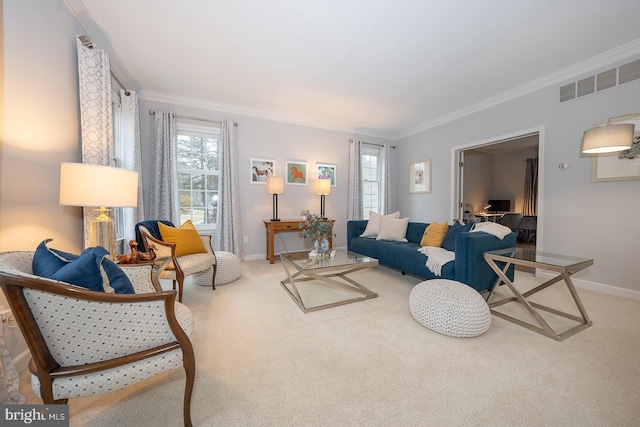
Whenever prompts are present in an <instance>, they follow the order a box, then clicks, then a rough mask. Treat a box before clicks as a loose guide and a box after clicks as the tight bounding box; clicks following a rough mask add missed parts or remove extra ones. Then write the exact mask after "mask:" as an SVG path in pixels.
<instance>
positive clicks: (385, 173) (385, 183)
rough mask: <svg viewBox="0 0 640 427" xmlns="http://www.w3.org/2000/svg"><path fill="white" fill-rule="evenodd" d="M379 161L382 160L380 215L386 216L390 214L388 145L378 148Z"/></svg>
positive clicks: (389, 157)
mask: <svg viewBox="0 0 640 427" xmlns="http://www.w3.org/2000/svg"><path fill="white" fill-rule="evenodd" d="M380 160H382V177H381V181H382V188H381V190H382V194H381V196H382V201H381V203H380V206H381V208H382V212H380V213H381V214H382V215H386V214H389V213H390V212H391V148H390V146H389V144H384V145H383V146H382V147H380Z"/></svg>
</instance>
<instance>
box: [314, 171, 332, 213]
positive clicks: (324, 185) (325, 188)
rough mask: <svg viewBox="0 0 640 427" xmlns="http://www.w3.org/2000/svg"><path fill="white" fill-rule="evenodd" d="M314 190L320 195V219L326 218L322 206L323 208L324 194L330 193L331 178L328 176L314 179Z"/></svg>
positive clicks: (328, 194)
mask: <svg viewBox="0 0 640 427" xmlns="http://www.w3.org/2000/svg"><path fill="white" fill-rule="evenodd" d="M315 190H316V194H318V195H319V196H320V216H321V217H322V219H327V216H326V215H325V211H324V208H325V200H324V196H330V195H331V179H329V178H318V179H316V184H315Z"/></svg>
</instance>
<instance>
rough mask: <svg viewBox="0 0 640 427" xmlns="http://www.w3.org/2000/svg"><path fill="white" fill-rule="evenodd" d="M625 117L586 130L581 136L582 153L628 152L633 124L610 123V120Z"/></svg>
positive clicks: (631, 141)
mask: <svg viewBox="0 0 640 427" xmlns="http://www.w3.org/2000/svg"><path fill="white" fill-rule="evenodd" d="M620 117H626V116H619V117H612V118H610V119H609V120H607V124H606V125H603V126H597V127H594V128H591V129H588V130H586V131H585V132H584V135H583V136H582V152H583V153H585V154H597V153H612V152H615V151H622V150H628V149H629V148H631V144H632V143H633V132H634V129H635V125H634V124H633V123H613V124H612V123H611V120H614V119H617V118H620Z"/></svg>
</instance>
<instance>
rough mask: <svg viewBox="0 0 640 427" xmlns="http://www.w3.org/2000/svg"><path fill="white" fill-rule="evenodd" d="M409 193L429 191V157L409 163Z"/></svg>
mask: <svg viewBox="0 0 640 427" xmlns="http://www.w3.org/2000/svg"><path fill="white" fill-rule="evenodd" d="M409 193H410V194H414V193H431V159H429V160H423V161H421V162H416V163H410V164H409Z"/></svg>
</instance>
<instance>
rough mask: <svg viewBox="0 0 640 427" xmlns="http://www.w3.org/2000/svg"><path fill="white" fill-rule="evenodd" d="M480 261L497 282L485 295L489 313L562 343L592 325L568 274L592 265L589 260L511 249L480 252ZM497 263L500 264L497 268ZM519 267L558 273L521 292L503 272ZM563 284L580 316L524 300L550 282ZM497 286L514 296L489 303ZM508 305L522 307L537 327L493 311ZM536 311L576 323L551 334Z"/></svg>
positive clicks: (549, 327)
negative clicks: (507, 289) (513, 266)
mask: <svg viewBox="0 0 640 427" xmlns="http://www.w3.org/2000/svg"><path fill="white" fill-rule="evenodd" d="M484 259H485V260H486V261H487V263H488V264H489V266H490V267H491V269H493V271H495V272H496V274H497V275H498V280H497V281H496V284H495V285H494V286H493V288H492V289H491V291H490V292H489V295H488V296H487V304H489V308H490V309H491V312H492V313H493V314H494V315H496V316H498V317H500V318H503V319H505V320H508V321H510V322H513V323H516V324H518V325H520V326H524V327H525V328H528V329H530V330H532V331H535V332H538V333H541V334H543V335H546V336H548V337H550V338H553V339H555V340H557V341H562V340H564V339H565V338H568V337H570V336H571V335H573V334H575V333H577V332H579V331H581V330H583V329H585V328H588V327H589V326H591V325H592V322H591V320H590V319H589V316H588V315H587V312H586V310H585V309H584V306H583V305H582V301H580V297H579V296H578V292H577V291H576V288H575V287H574V286H573V282H572V281H571V277H570V276H571V275H572V274H574V273H577V272H578V271H581V270H584V269H585V268H587V267H589V266H591V265H593V259H586V258H576V257H570V256H565V255H557V254H551V253H547V252H539V251H536V250H533V249H526V248H511V249H500V250H496V251H488V252H485V253H484ZM498 264H500V265H501V266H500V265H498ZM513 264H515V265H522V266H526V267H533V268H539V269H542V270H548V271H553V272H555V273H558V275H557V276H555V277H554V278H552V279H550V280H547V281H546V282H544V283H542V284H540V285H538V286H536V287H534V288H533V289H531V290H529V291H527V292H524V293H521V292H520V291H519V290H518V289H517V288H516V287H515V285H514V284H513V282H512V281H511V280H509V278H508V277H507V276H506V272H507V270H508V269H509V267H510V266H511V265H513ZM563 280H564V282H565V284H566V285H567V289H568V290H569V293H570V294H571V297H572V298H573V302H574V303H575V305H576V307H577V309H578V311H579V313H580V315H579V316H576V315H574V314H570V313H566V312H564V311H560V310H557V309H555V308H551V307H547V306H544V305H542V304H538V303H535V302H533V301H531V300H529V299H528V298H529V297H530V296H532V295H533V294H536V293H538V292H540V291H541V290H543V289H546V288H548V287H549V286H551V285H553V284H554V283H558V282H560V281H563ZM500 283H504V284H505V285H507V287H508V288H509V289H510V290H511V292H512V293H513V294H514V296H513V297H510V298H504V299H501V300H499V301H495V302H491V301H490V300H491V297H492V296H493V295H494V292H495V291H496V289H497V288H498V286H499V285H500ZM509 302H518V303H520V304H522V307H524V308H525V310H526V311H527V312H528V313H529V314H531V316H533V318H534V320H535V322H536V323H537V325H534V324H531V323H527V322H524V321H522V320H520V319H516V318H515V317H512V316H509V315H507V314H504V313H501V312H499V311H497V310H495V308H496V307H499V306H501V305H504V304H507V303H509ZM538 310H542V311H546V312H549V313H553V314H555V315H557V316H561V317H564V318H567V319H570V320H573V321H575V322H578V324H577V325H575V326H573V327H572V328H570V329H568V330H566V331H564V332H562V333H560V334H559V333H557V332H555V331H554V330H553V329H552V328H551V326H549V324H548V323H547V321H545V320H544V319H543V318H542V316H541V315H540V312H539V311H538Z"/></svg>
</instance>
